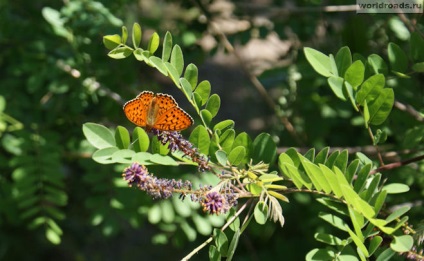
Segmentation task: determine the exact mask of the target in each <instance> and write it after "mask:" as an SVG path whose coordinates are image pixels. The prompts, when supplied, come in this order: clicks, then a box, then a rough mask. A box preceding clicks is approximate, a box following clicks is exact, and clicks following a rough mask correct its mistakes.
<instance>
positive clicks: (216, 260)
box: [208, 245, 222, 261]
mask: <svg viewBox="0 0 424 261" xmlns="http://www.w3.org/2000/svg"><path fill="white" fill-rule="evenodd" d="M208 253H209V260H210V261H221V259H222V257H221V253H220V251H218V250H217V248H216V247H215V246H213V245H210V246H209V252H208Z"/></svg>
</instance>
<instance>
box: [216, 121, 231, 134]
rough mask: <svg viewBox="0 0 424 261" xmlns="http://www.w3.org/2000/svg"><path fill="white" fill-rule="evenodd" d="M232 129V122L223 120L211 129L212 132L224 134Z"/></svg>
mask: <svg viewBox="0 0 424 261" xmlns="http://www.w3.org/2000/svg"><path fill="white" fill-rule="evenodd" d="M233 128H234V121H233V120H223V121H221V122H218V123H217V124H216V125H215V126H214V127H213V131H214V132H216V131H220V132H224V131H226V130H228V129H233Z"/></svg>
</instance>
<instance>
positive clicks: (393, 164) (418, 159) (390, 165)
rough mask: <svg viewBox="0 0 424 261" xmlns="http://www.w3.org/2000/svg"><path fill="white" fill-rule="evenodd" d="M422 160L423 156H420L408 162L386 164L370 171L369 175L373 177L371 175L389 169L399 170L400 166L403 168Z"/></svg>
mask: <svg viewBox="0 0 424 261" xmlns="http://www.w3.org/2000/svg"><path fill="white" fill-rule="evenodd" d="M422 159H424V155H421V156H418V157H414V158H411V159H408V160H404V161H399V162H394V163H390V164H386V165H384V166H381V167H379V168H376V169H373V170H371V171H370V175H373V174H375V173H378V172H382V171H386V170H391V169H395V168H399V167H401V166H405V165H408V164H410V163H413V162H417V161H420V160H422Z"/></svg>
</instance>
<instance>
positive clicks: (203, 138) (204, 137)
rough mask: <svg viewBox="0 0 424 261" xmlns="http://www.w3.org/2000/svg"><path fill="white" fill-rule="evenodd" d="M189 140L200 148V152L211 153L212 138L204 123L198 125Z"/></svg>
mask: <svg viewBox="0 0 424 261" xmlns="http://www.w3.org/2000/svg"><path fill="white" fill-rule="evenodd" d="M189 141H190V142H191V143H192V144H193V145H194V146H195V147H196V148H198V149H199V152H200V153H203V154H205V155H208V154H209V146H210V144H211V138H210V137H209V134H208V131H207V130H206V128H205V127H204V126H203V125H199V126H197V127H196V128H195V129H194V130H193V131H192V132H191V134H190V137H189Z"/></svg>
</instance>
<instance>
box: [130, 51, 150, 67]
mask: <svg viewBox="0 0 424 261" xmlns="http://www.w3.org/2000/svg"><path fill="white" fill-rule="evenodd" d="M133 54H134V57H135V59H137V60H138V61H141V62H145V63H147V64H149V65H150V64H151V61H150V60H149V58H150V53H149V51H145V50H143V49H141V48H137V49H136V50H135V51H134V52H133Z"/></svg>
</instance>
